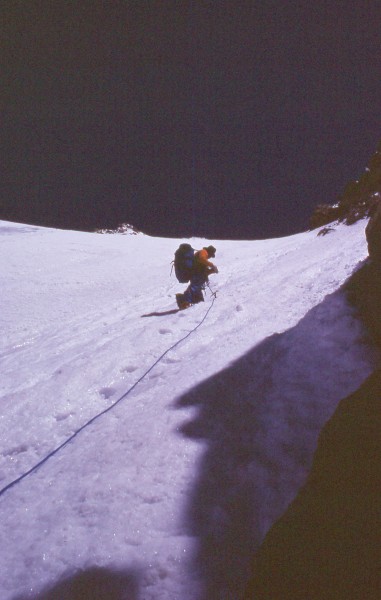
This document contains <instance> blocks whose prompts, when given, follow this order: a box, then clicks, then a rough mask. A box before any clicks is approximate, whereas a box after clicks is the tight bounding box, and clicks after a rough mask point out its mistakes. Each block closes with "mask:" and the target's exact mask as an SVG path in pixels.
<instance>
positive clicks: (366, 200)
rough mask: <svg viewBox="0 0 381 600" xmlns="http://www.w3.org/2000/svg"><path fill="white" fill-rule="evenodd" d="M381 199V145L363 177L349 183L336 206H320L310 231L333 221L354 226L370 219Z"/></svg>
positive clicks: (311, 222)
mask: <svg viewBox="0 0 381 600" xmlns="http://www.w3.org/2000/svg"><path fill="white" fill-rule="evenodd" d="M380 199H381V143H380V144H379V146H378V148H377V151H376V152H375V154H374V155H373V156H372V158H371V159H370V161H369V164H368V166H367V167H366V169H365V171H364V173H363V175H362V176H361V177H360V178H359V179H358V180H356V181H351V182H349V183H348V184H347V185H346V187H345V189H344V191H343V193H342V194H341V196H340V197H339V198H338V201H337V202H336V203H335V204H334V205H330V204H320V205H319V206H317V207H316V208H315V210H314V212H313V214H312V216H311V218H310V223H309V226H310V229H316V228H317V227H321V226H323V225H327V224H328V223H331V222H333V221H336V220H337V221H340V222H343V223H346V224H347V225H352V223H355V222H356V221H358V220H359V219H364V218H367V217H370V216H371V215H372V213H373V211H374V208H375V206H376V205H377V204H378V203H379V202H380Z"/></svg>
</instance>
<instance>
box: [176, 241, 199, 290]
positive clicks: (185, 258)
mask: <svg viewBox="0 0 381 600" xmlns="http://www.w3.org/2000/svg"><path fill="white" fill-rule="evenodd" d="M193 261H194V249H193V248H192V246H191V245H190V244H180V246H179V247H178V248H177V250H176V252H175V260H174V261H173V266H174V267H175V275H176V277H177V279H178V281H179V282H180V283H188V281H189V280H190V278H191V275H192V269H193Z"/></svg>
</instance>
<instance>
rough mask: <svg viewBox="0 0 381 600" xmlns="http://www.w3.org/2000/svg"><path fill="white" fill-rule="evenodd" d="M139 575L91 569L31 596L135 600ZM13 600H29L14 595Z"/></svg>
mask: <svg viewBox="0 0 381 600" xmlns="http://www.w3.org/2000/svg"><path fill="white" fill-rule="evenodd" d="M138 599H139V596H138V575H137V573H135V572H134V571H127V572H126V571H116V570H110V569H106V568H101V567H92V568H90V569H86V570H80V571H77V572H76V573H74V574H70V575H66V576H64V577H63V578H62V579H61V580H60V581H58V582H56V583H55V584H53V585H52V586H49V587H48V588H46V589H44V590H43V591H42V592H40V593H39V594H37V595H36V596H33V600H138ZM13 600H31V596H30V595H28V596H25V597H24V596H17V597H16V598H14V599H13Z"/></svg>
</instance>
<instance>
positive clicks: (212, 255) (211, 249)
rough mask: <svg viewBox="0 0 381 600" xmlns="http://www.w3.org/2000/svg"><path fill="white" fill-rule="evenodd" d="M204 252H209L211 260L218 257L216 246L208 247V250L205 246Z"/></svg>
mask: <svg viewBox="0 0 381 600" xmlns="http://www.w3.org/2000/svg"><path fill="white" fill-rule="evenodd" d="M204 250H206V251H207V253H208V255H209V256H210V258H214V257H215V256H216V249H215V247H214V246H208V247H207V248H206V247H205V246H204Z"/></svg>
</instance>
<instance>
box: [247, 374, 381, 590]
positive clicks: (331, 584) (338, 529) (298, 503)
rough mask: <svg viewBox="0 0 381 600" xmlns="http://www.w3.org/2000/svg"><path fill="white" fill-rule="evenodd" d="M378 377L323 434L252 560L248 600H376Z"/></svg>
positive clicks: (379, 577) (380, 481)
mask: <svg viewBox="0 0 381 600" xmlns="http://www.w3.org/2000/svg"><path fill="white" fill-rule="evenodd" d="M380 431H381V369H379V370H377V371H376V372H375V373H373V375H371V376H370V377H369V378H368V379H367V380H366V381H365V383H364V384H363V385H362V386H361V387H360V388H359V389H358V390H357V391H356V392H355V393H354V394H352V395H350V396H349V397H348V398H346V399H345V400H342V402H341V403H340V404H339V407H338V408H337V410H336V412H335V414H334V416H333V417H332V419H331V420H330V421H329V422H328V423H327V425H326V426H325V427H324V429H323V431H322V433H321V435H320V440H319V445H318V449H317V451H316V454H315V459H314V464H313V467H312V471H311V474H310V477H309V479H308V481H307V483H306V485H305V486H304V487H303V488H302V490H301V492H300V493H299V494H298V496H297V498H296V499H295V501H294V502H293V503H292V504H291V505H290V507H289V509H288V510H287V512H286V513H285V514H284V516H283V517H282V518H281V519H280V520H279V521H278V522H277V523H276V524H275V525H274V526H273V527H272V529H271V530H270V531H269V533H268V535H267V536H266V539H265V541H264V543H263V545H262V547H261V549H260V550H259V552H258V554H257V557H256V560H255V565H254V569H255V575H254V576H253V578H252V580H251V581H250V582H249V586H248V589H247V593H246V596H245V599H247V600H249V599H252V600H254V599H255V600H307V599H308V600H359V599H360V598H361V599H364V600H365V598H366V599H367V600H379V598H380V591H381V500H380V495H379V490H380V489H381V488H380V486H381V460H380V456H381V433H380Z"/></svg>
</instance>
